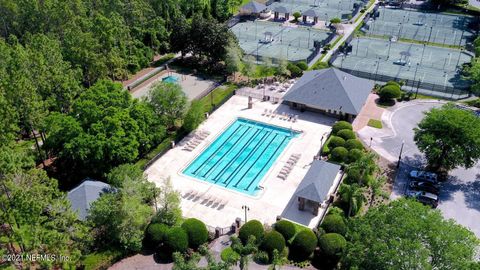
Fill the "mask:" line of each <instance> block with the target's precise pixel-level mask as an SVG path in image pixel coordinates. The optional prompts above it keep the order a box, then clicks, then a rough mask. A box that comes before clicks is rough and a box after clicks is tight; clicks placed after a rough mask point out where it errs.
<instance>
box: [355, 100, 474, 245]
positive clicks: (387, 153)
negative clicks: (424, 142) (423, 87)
mask: <svg viewBox="0 0 480 270" xmlns="http://www.w3.org/2000/svg"><path fill="white" fill-rule="evenodd" d="M441 105H442V104H441V103H436V102H418V101H412V102H407V103H401V104H397V105H396V106H395V107H392V108H389V109H388V110H387V113H385V114H384V117H383V118H382V120H383V121H384V126H385V127H384V128H383V129H382V130H378V129H373V128H371V127H365V128H364V129H362V130H360V131H359V135H360V137H361V138H362V139H363V140H364V141H369V140H370V138H372V141H373V142H372V148H373V149H374V150H375V151H376V152H378V153H379V154H380V155H382V156H383V157H385V158H387V159H388V160H390V161H392V162H396V161H397V160H398V157H399V154H400V149H401V148H402V142H403V151H402V162H401V166H400V169H399V172H398V175H397V178H396V179H395V184H394V188H393V192H392V194H391V199H395V198H399V197H401V196H404V195H405V192H406V191H407V186H408V184H409V181H410V179H409V177H408V174H409V172H410V171H411V170H413V169H417V168H423V166H424V165H425V159H424V157H423V155H422V154H421V153H420V151H419V150H418V148H417V147H416V145H415V142H414V141H413V135H414V132H413V128H414V127H416V126H417V124H418V123H419V122H420V121H421V119H422V118H423V112H425V111H428V110H430V109H431V108H434V107H439V106H441ZM438 209H439V210H440V211H441V212H442V213H443V215H444V216H445V217H446V218H452V219H454V220H455V221H456V222H458V223H460V224H462V225H464V226H466V227H468V228H469V229H471V230H472V231H473V232H474V233H475V234H476V235H477V236H478V237H480V223H479V222H478V221H479V220H480V162H479V163H477V164H476V165H475V166H474V167H473V168H470V169H464V168H458V169H455V170H453V171H451V172H450V174H449V179H448V180H447V181H446V182H444V183H441V185H440V194H439V205H438Z"/></svg>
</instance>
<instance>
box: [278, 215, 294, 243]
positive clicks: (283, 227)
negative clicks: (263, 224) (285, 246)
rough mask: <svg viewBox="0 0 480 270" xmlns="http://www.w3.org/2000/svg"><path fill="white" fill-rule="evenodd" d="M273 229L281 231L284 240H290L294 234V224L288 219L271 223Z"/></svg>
mask: <svg viewBox="0 0 480 270" xmlns="http://www.w3.org/2000/svg"><path fill="white" fill-rule="evenodd" d="M273 228H274V229H275V231H277V232H279V233H281V234H282V235H283V237H284V238H285V240H287V241H288V240H290V239H292V237H294V236H295V225H294V224H293V223H292V222H290V221H288V220H280V221H278V222H277V223H275V224H274V225H273Z"/></svg>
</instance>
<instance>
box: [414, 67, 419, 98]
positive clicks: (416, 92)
mask: <svg viewBox="0 0 480 270" xmlns="http://www.w3.org/2000/svg"><path fill="white" fill-rule="evenodd" d="M419 65H420V63H417V67H416V68H415V75H413V83H415V79H416V78H417V70H418V66H419ZM419 86H420V82H418V83H417V91H415V99H416V98H417V95H418V87H419Z"/></svg>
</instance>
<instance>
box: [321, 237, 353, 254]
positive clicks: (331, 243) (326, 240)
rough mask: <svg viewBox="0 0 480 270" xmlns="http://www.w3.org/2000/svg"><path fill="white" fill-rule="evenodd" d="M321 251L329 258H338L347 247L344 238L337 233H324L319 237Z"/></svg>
mask: <svg viewBox="0 0 480 270" xmlns="http://www.w3.org/2000/svg"><path fill="white" fill-rule="evenodd" d="M319 246H320V249H321V251H322V252H323V253H324V254H325V255H327V256H330V257H337V258H338V257H340V256H341V255H342V252H343V251H344V250H345V247H346V246H347V241H346V240H345V238H344V237H343V236H342V235H340V234H338V233H326V234H324V235H322V236H320V240H319Z"/></svg>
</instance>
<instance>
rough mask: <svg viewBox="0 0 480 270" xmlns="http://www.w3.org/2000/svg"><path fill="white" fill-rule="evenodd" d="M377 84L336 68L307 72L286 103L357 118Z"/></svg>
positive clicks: (289, 93) (289, 94) (290, 93)
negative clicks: (339, 112) (333, 111)
mask: <svg viewBox="0 0 480 270" xmlns="http://www.w3.org/2000/svg"><path fill="white" fill-rule="evenodd" d="M373 85H374V83H373V82H372V81H370V80H366V79H361V78H358V77H355V76H353V75H350V74H348V73H346V72H343V71H341V70H338V69H335V68H328V69H322V70H314V71H309V72H305V73H304V75H303V76H302V77H301V78H300V79H299V80H298V81H297V83H295V85H293V87H292V88H291V89H290V91H288V92H287V93H286V94H285V96H284V97H283V99H284V100H285V101H290V102H295V103H299V104H305V105H306V106H308V107H312V108H316V109H324V110H326V109H330V110H336V111H341V112H344V113H348V114H352V115H358V114H359V113H360V111H361V110H362V107H363V105H364V104H365V102H366V100H367V98H368V95H369V94H370V92H371V91H372V89H373Z"/></svg>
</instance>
